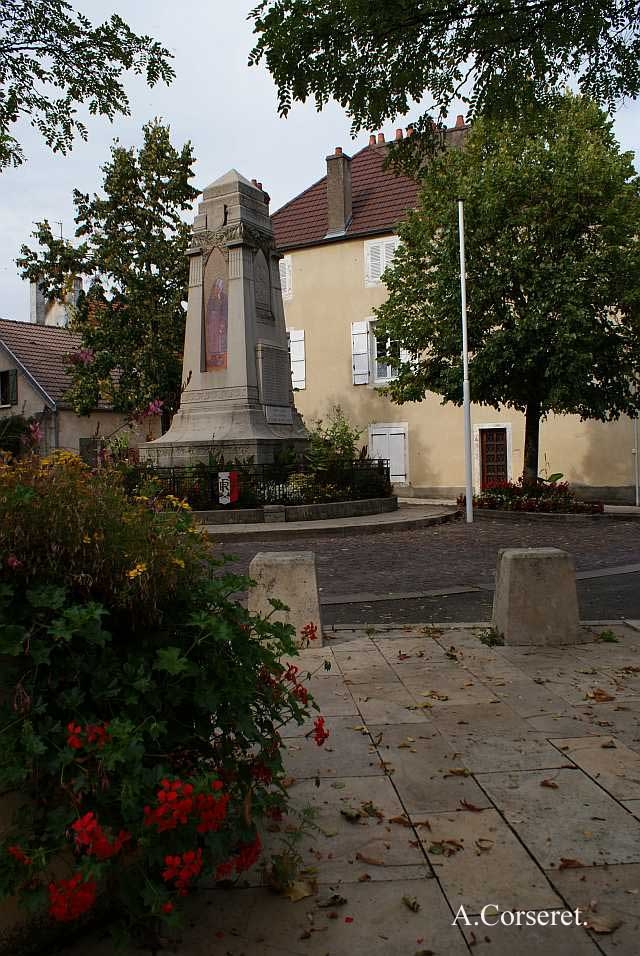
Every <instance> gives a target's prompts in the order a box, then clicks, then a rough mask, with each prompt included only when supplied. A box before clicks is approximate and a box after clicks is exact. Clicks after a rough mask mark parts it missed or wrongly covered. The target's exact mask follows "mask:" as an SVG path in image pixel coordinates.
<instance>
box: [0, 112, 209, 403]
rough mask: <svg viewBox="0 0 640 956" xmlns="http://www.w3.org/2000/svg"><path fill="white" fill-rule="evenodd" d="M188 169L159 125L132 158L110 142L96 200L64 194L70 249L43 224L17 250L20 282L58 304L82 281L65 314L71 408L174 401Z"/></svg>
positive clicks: (185, 150) (186, 150) (149, 128)
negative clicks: (71, 349) (71, 221)
mask: <svg viewBox="0 0 640 956" xmlns="http://www.w3.org/2000/svg"><path fill="white" fill-rule="evenodd" d="M193 163H194V156H193V152H192V148H191V144H190V143H187V144H186V145H184V146H183V147H182V148H181V149H176V148H175V147H174V146H173V145H172V144H171V141H170V131H169V128H168V127H167V126H163V125H162V124H161V123H160V122H158V121H157V120H156V121H154V122H152V123H148V124H147V125H146V126H145V127H144V143H143V146H142V148H141V149H140V150H139V151H136V150H135V149H125V147H123V146H121V145H119V143H118V141H117V140H116V142H115V144H114V146H113V147H112V150H111V159H110V161H109V162H108V163H106V165H105V166H103V168H102V169H103V173H104V196H98V195H94V196H93V197H90V196H89V195H86V194H83V193H81V192H79V191H78V190H76V191H75V192H74V195H73V201H74V204H75V208H76V216H75V221H76V223H77V229H76V237H77V238H78V239H79V240H81V241H80V242H79V243H78V244H76V245H75V246H74V245H72V244H71V243H69V242H67V241H66V240H64V239H56V238H55V237H54V236H53V234H52V232H51V228H50V226H49V224H48V223H47V222H44V223H41V224H39V226H38V228H37V230H36V232H34V234H33V235H34V237H35V238H36V239H37V240H38V243H39V245H40V249H39V250H35V251H34V250H32V249H30V248H29V247H28V246H23V247H22V250H21V257H20V258H19V259H18V265H19V266H20V267H21V269H22V276H23V278H28V279H31V280H33V281H37V282H38V283H39V284H40V287H41V288H42V289H43V291H44V292H45V293H46V294H47V295H49V296H50V297H51V298H63V297H64V296H65V295H66V294H67V293H68V292H69V291H70V287H71V282H72V279H73V277H74V276H75V275H78V274H80V275H84V276H90V277H92V279H91V285H90V288H89V291H88V292H87V294H86V295H84V294H81V295H80V299H79V302H78V305H77V308H75V309H74V310H72V311H73V320H72V328H73V329H74V330H75V331H77V332H79V333H80V334H81V336H82V343H83V348H82V349H81V350H80V351H79V353H77V354H75V355H73V356H71V362H72V372H73V387H72V389H71V394H70V397H71V400H72V403H73V405H74V407H75V409H76V411H79V412H81V413H82V412H84V413H86V412H89V411H91V409H93V408H95V407H96V404H97V402H98V400H99V399H102V400H105V401H108V402H109V403H111V404H112V405H113V407H114V408H115V409H116V410H117V411H122V412H125V413H127V412H133V413H136V412H140V411H142V410H144V409H145V408H146V407H148V406H149V404H150V403H153V402H157V401H158V400H159V401H161V402H163V403H164V410H165V411H167V412H169V411H172V410H175V408H176V407H177V405H178V403H179V397H180V384H181V382H180V378H181V372H182V347H183V337H184V327H185V316H186V313H185V300H186V296H187V280H188V264H187V258H186V251H187V248H188V243H189V234H190V230H189V226H188V225H187V223H186V222H185V220H184V213H185V211H186V210H189V209H190V208H191V205H192V203H193V200H194V199H195V197H196V196H197V195H198V193H197V190H196V189H194V188H193V187H192V186H191V185H190V184H189V180H190V179H191V177H192V176H193V170H192V166H193Z"/></svg>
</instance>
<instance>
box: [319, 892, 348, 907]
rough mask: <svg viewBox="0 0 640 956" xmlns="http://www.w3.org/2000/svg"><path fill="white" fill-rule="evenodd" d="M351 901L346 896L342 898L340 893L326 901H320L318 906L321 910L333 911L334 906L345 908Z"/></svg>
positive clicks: (334, 894) (333, 894)
mask: <svg viewBox="0 0 640 956" xmlns="http://www.w3.org/2000/svg"><path fill="white" fill-rule="evenodd" d="M348 902H349V901H348V900H347V899H346V897H344V896H340V894H339V893H332V894H331V896H329V897H327V899H326V900H318V902H317V903H316V906H319V907H320V909H323V910H324V909H331V907H333V906H345V905H346V904H347V903H348Z"/></svg>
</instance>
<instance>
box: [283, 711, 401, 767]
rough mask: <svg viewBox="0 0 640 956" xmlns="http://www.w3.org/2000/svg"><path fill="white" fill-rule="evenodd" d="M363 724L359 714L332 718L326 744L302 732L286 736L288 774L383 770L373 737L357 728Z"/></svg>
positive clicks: (284, 759) (284, 751) (284, 752)
mask: <svg viewBox="0 0 640 956" xmlns="http://www.w3.org/2000/svg"><path fill="white" fill-rule="evenodd" d="M361 724H362V722H361V721H360V720H359V718H354V717H335V718H329V719H328V720H327V722H326V727H327V729H328V730H329V734H330V736H329V739H328V741H327V743H325V745H324V746H323V747H318V746H317V745H316V743H315V742H314V741H313V740H312V739H306V738H305V737H301V736H298V737H288V738H285V739H284V748H283V763H284V766H285V770H286V773H287V775H288V776H290V777H293V778H294V779H296V780H301V779H304V778H306V777H313V778H315V777H342V776H345V775H354V774H359V775H362V776H376V775H379V774H382V773H384V770H383V769H382V768H381V767H380V758H379V756H378V754H377V752H376V750H375V748H374V747H373V744H372V741H371V737H370V736H369V735H368V734H367V733H366V732H363V731H361V730H358V729H357V728H358V727H359V726H361Z"/></svg>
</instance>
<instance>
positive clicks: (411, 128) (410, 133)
mask: <svg viewBox="0 0 640 956" xmlns="http://www.w3.org/2000/svg"><path fill="white" fill-rule="evenodd" d="M407 136H413V126H407Z"/></svg>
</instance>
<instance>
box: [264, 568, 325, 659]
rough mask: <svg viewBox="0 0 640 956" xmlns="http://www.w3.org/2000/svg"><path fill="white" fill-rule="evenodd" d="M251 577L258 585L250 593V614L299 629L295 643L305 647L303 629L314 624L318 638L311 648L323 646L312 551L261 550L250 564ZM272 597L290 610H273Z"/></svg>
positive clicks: (311, 643) (312, 642)
mask: <svg viewBox="0 0 640 956" xmlns="http://www.w3.org/2000/svg"><path fill="white" fill-rule="evenodd" d="M249 577H250V578H253V580H254V581H255V582H256V586H255V587H254V588H250V590H249V601H248V607H249V612H250V613H251V614H260V615H262V617H267V615H268V614H270V613H273V618H272V619H273V620H276V621H283V622H284V623H286V624H292V625H293V626H294V627H295V629H296V643H297V644H298V646H299V647H306V646H307V641H306V639H305V638H304V637H303V635H302V628H303V627H305V625H307V624H313V625H314V626H315V628H316V633H317V637H316V638H315V640H313V641H311V642H310V644H309V646H310V647H322V626H321V621H320V601H319V598H318V582H317V578H316V556H315V553H314V552H313V551H260V552H259V553H258V554H256V556H255V557H254V558H253V560H252V561H251V563H250V565H249ZM269 598H278V599H279V600H280V601H282V602H283V603H284V604H286V605H288V607H289V610H288V611H274V610H273V608H272V607H271V605H270V604H269Z"/></svg>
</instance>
